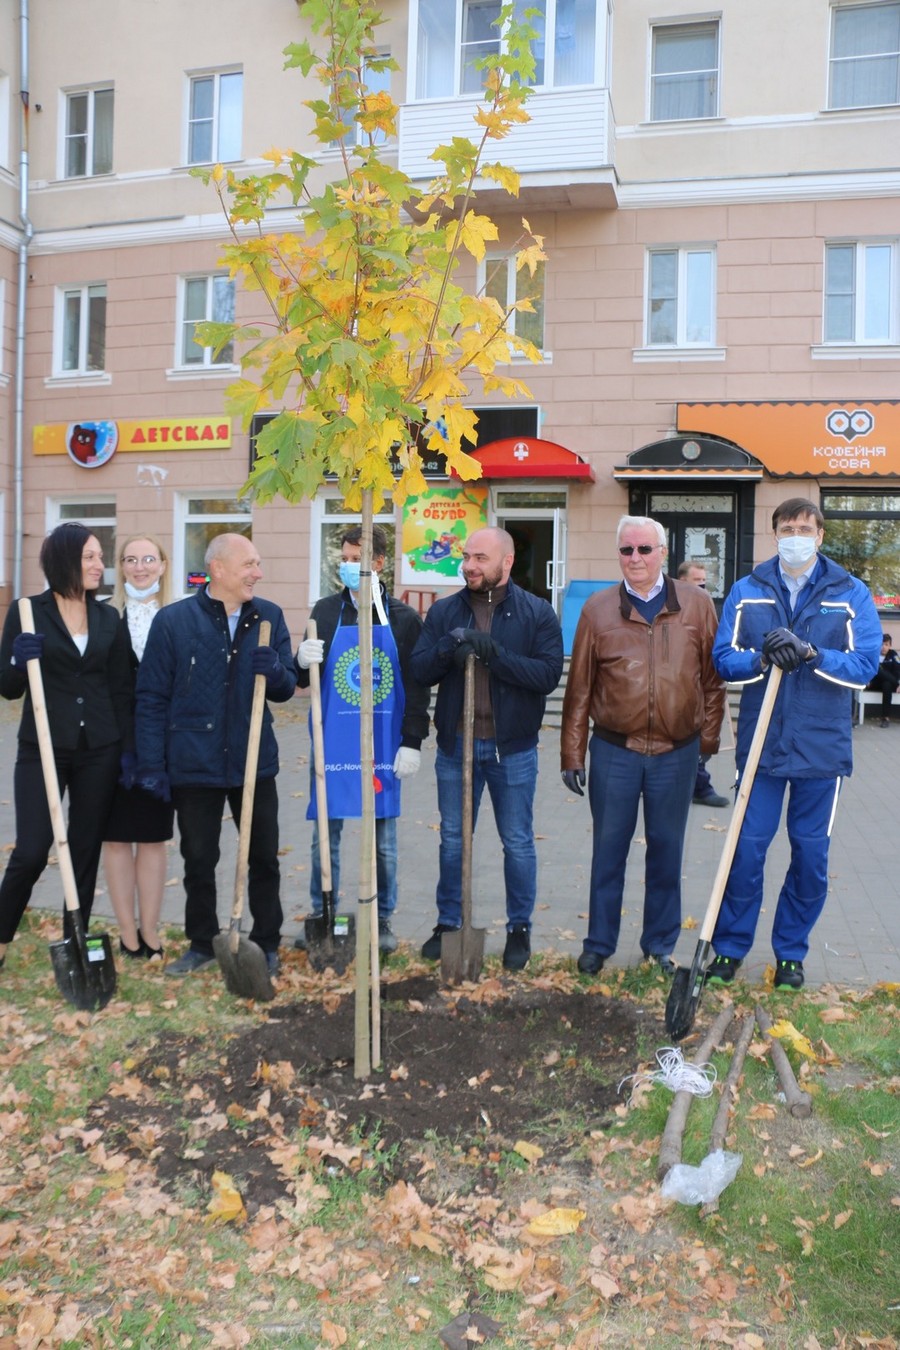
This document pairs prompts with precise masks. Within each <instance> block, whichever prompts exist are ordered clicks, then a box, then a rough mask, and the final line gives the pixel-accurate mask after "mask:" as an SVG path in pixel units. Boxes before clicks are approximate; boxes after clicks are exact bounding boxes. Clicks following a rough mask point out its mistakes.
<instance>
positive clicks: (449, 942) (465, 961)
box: [441, 652, 485, 984]
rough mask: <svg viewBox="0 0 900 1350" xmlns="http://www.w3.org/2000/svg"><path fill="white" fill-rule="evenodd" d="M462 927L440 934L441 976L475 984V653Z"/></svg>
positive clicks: (466, 719) (480, 936) (468, 693)
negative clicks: (473, 833)
mask: <svg viewBox="0 0 900 1350" xmlns="http://www.w3.org/2000/svg"><path fill="white" fill-rule="evenodd" d="M462 751H463V754H462V760H463V762H462V877H461V884H460V890H461V892H462V894H461V899H462V927H461V928H460V929H458V930H457V931H456V932H455V933H442V934H441V979H442V980H444V982H445V983H446V984H461V983H462V981H463V980H468V981H469V982H470V983H472V984H475V983H477V981H478V977H479V976H480V974H481V967H482V965H483V964H484V934H485V930H484V929H483V928H473V927H472V828H473V827H472V814H473V813H472V796H473V794H472V760H473V758H474V754H475V656H474V653H471V652H470V653H469V655H468V656H467V657H466V684H465V697H464V701H463V747H462Z"/></svg>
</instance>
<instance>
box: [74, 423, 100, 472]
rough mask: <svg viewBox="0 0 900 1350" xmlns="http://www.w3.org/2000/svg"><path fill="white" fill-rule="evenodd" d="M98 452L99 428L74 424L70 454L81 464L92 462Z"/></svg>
mask: <svg viewBox="0 0 900 1350" xmlns="http://www.w3.org/2000/svg"><path fill="white" fill-rule="evenodd" d="M96 452H97V428H96V427H82V426H77V425H76V426H74V427H73V428H72V435H71V436H70V437H69V454H70V455H71V456H72V458H73V459H76V460H77V461H78V463H79V464H92V463H93V461H94V457H95V455H96Z"/></svg>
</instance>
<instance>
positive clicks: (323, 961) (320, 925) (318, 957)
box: [303, 619, 356, 975]
mask: <svg viewBox="0 0 900 1350" xmlns="http://www.w3.org/2000/svg"><path fill="white" fill-rule="evenodd" d="M306 631H307V633H308V635H309V636H310V637H311V638H314V637H317V636H318V633H317V630H316V621H315V619H310V621H309V623H308V624H307V626H306ZM309 701H310V711H311V714H312V741H313V769H314V772H315V778H316V818H317V821H318V826H319V862H320V865H321V870H322V914H321V917H320V916H319V915H313V916H312V917H311V918H309V919H307V920H306V922H305V923H304V925H303V932H304V936H305V938H306V955H307V957H308V959H309V964H310V965H311V966H312V968H313V970H327V969H328V967H329V966H330V967H331V968H332V970H333V971H334V973H335V974H336V975H343V973H344V971H345V970H346V969H347V967H348V965H349V964H350V962H351V961H352V960H353V958H354V956H355V955H356V920H355V919H354V918H353V917H352V915H346V916H345V915H343V914H342V915H341V916H340V918H338V917H337V916H336V915H335V912H334V890H333V889H332V885H331V835H330V832H329V829H328V792H327V790H326V787H325V736H324V733H323V730H322V685H321V682H320V676H319V667H318V665H316V664H315V663H314V664H313V665H311V666H310V668H309Z"/></svg>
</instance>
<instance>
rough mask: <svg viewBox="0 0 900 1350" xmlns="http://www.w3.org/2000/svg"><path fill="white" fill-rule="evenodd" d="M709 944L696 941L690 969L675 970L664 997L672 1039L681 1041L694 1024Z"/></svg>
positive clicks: (667, 1025)
mask: <svg viewBox="0 0 900 1350" xmlns="http://www.w3.org/2000/svg"><path fill="white" fill-rule="evenodd" d="M709 948H710V944H709V943H708V942H698V943H697V950H696V952H695V953H694V960H693V963H692V965H691V968H690V970H687V969H684V970H676V972H675V976H674V978H673V980H672V988H671V989H670V990H669V997H668V998H667V999H666V1031H667V1032H668V1033H669V1035H670V1036H671V1037H672V1040H673V1041H683V1040H684V1038H685V1036H686V1035H687V1034H688V1032H689V1031H690V1029H691V1027H692V1026H693V1025H694V1018H695V1017H696V1016H697V1009H698V1008H699V1006H700V995H701V994H702V993H703V984H704V981H705V979H706V960H707V957H708V956H709Z"/></svg>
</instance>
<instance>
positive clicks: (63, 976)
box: [50, 914, 116, 1012]
mask: <svg viewBox="0 0 900 1350" xmlns="http://www.w3.org/2000/svg"><path fill="white" fill-rule="evenodd" d="M77 921H78V922H81V915H80V914H79V915H78V920H77ZM81 939H82V941H81V943H79V942H78V940H77V938H74V937H68V938H63V939H62V941H61V942H51V943H50V960H51V961H52V962H53V974H54V976H55V977H56V985H57V988H58V989H59V992H60V993H61V994H62V996H63V998H64V999H65V1000H66V1001H67V1002H68V1003H71V1004H72V1005H73V1006H74V1007H76V1008H79V1009H80V1010H81V1011H82V1012H97V1011H98V1010H99V1009H100V1008H105V1007H106V1005H107V1003H108V1002H109V1000H110V999H111V998H112V996H113V994H114V993H115V992H116V963H115V960H114V959H113V951H112V945H111V943H110V940H109V934H108V933H98V934H97V935H96V936H94V937H87V936H85V935H84V934H83V933H82V934H81ZM82 944H83V945H82Z"/></svg>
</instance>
